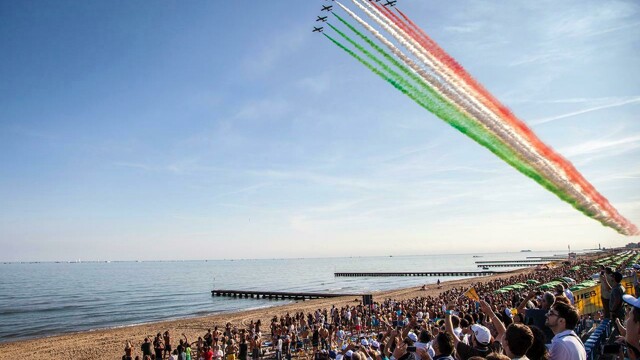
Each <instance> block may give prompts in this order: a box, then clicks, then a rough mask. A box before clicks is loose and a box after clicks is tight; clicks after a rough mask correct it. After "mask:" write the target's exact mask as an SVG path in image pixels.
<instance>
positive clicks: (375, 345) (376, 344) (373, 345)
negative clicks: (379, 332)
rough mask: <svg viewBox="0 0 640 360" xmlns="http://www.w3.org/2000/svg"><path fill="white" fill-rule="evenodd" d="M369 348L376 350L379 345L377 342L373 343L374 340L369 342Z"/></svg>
mask: <svg viewBox="0 0 640 360" xmlns="http://www.w3.org/2000/svg"><path fill="white" fill-rule="evenodd" d="M371 347H372V348H374V349H377V348H379V347H380V343H379V342H377V341H375V340H373V341H372V342H371Z"/></svg>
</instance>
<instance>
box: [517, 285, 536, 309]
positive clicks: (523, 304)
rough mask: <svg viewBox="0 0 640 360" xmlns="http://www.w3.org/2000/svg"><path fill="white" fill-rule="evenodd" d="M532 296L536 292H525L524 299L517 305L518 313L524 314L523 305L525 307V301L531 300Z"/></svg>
mask: <svg viewBox="0 0 640 360" xmlns="http://www.w3.org/2000/svg"><path fill="white" fill-rule="evenodd" d="M534 296H536V292H535V291H533V290H531V291H529V293H528V294H527V297H526V298H524V300H522V302H521V303H520V305H518V314H524V309H525V307H527V303H528V302H529V301H531V299H533V297H534Z"/></svg>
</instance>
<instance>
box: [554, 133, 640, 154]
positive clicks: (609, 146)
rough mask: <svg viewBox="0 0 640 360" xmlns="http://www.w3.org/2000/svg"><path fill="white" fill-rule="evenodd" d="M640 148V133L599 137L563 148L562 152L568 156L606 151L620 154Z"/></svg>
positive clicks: (603, 152)
mask: <svg viewBox="0 0 640 360" xmlns="http://www.w3.org/2000/svg"><path fill="white" fill-rule="evenodd" d="M638 148H640V134H636V135H631V136H627V137H624V138H619V139H600V140H593V141H587V142H585V143H582V144H579V145H575V146H571V147H567V148H564V149H563V150H562V153H563V154H565V155H566V156H568V157H572V156H582V155H591V154H595V153H597V154H599V155H601V156H603V155H606V154H605V153H606V152H610V153H614V154H616V155H620V154H622V153H626V152H629V151H634V150H636V149H638Z"/></svg>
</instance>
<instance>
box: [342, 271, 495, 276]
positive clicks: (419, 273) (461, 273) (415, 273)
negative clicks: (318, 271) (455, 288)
mask: <svg viewBox="0 0 640 360" xmlns="http://www.w3.org/2000/svg"><path fill="white" fill-rule="evenodd" d="M496 273H497V271H412V272H337V273H333V275H334V276H336V277H381V276H387V277H389V276H442V277H445V276H488V275H493V274H496Z"/></svg>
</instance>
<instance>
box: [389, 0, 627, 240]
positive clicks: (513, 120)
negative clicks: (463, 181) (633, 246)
mask: <svg viewBox="0 0 640 360" xmlns="http://www.w3.org/2000/svg"><path fill="white" fill-rule="evenodd" d="M383 8H384V7H383ZM383 10H386V13H387V14H389V15H391V16H392V18H394V21H401V20H400V19H398V18H397V17H395V16H394V15H393V13H392V12H391V11H389V10H388V9H386V8H384V9H383ZM396 10H397V11H398V13H399V14H400V15H401V16H402V17H403V18H404V20H405V21H406V22H407V23H408V25H409V27H410V28H411V29H412V30H413V34H412V36H414V37H415V38H416V39H417V40H418V41H419V42H420V43H421V45H422V46H423V47H424V48H425V49H426V50H427V51H428V52H430V53H432V54H433V56H434V57H436V58H438V59H439V60H440V61H441V62H442V63H443V64H445V66H448V67H449V68H450V69H451V70H452V71H453V72H454V73H455V74H456V75H457V76H458V77H459V78H460V79H461V80H462V81H463V82H464V83H465V85H466V86H468V87H469V88H471V89H472V90H473V91H475V92H476V93H477V97H478V98H479V99H480V101H482V102H483V104H485V105H486V106H487V107H489V108H490V109H491V110H492V111H494V112H495V113H496V114H499V115H500V116H501V117H503V118H504V119H505V121H506V122H508V123H509V124H510V125H511V126H512V127H513V128H514V129H515V130H516V131H518V132H519V133H520V134H521V136H523V137H524V138H526V139H527V141H529V142H530V143H531V144H532V145H533V146H534V147H535V148H536V150H537V151H538V152H539V153H540V154H541V155H542V156H544V157H546V158H548V159H549V160H550V161H551V162H553V163H554V164H556V166H558V167H560V168H561V169H562V171H563V172H564V173H565V174H566V175H567V177H568V178H569V179H570V180H571V181H572V182H574V183H575V184H576V185H577V186H578V187H579V188H581V189H582V190H583V191H584V192H586V194H587V195H588V196H589V197H591V198H592V199H593V200H594V201H595V202H597V203H598V205H599V206H600V207H602V208H603V209H604V210H605V211H606V212H607V213H608V214H609V216H611V217H612V218H614V219H615V220H616V221H617V222H619V223H621V224H623V225H624V227H627V228H629V230H630V231H631V232H637V229H634V228H635V226H634V225H633V224H631V223H630V222H629V220H627V219H625V218H624V217H622V216H621V215H620V214H619V213H618V211H617V210H616V209H615V208H614V207H613V206H612V205H611V204H610V203H609V201H608V200H607V199H606V198H605V197H604V196H602V195H601V194H600V193H599V192H598V191H597V190H596V189H595V188H594V186H593V185H592V184H591V183H589V182H588V181H587V180H586V179H585V178H584V177H583V176H582V174H580V172H578V170H577V169H576V168H575V167H574V166H573V165H572V164H571V162H569V161H568V160H567V159H565V158H564V157H562V156H561V155H560V154H558V153H556V152H555V151H554V150H553V149H551V148H550V147H549V146H548V145H546V144H545V143H544V142H542V141H541V140H540V139H539V138H538V137H537V136H536V135H535V133H534V132H533V131H532V130H531V129H530V128H529V127H528V126H527V125H526V124H525V123H524V122H523V121H521V120H520V119H518V118H517V117H516V116H515V115H514V114H513V113H512V112H511V111H510V110H509V109H508V108H507V107H506V106H504V105H503V104H502V103H501V102H500V101H499V100H498V99H496V98H495V97H494V96H493V95H492V94H491V93H490V92H489V91H487V90H486V89H485V88H484V87H483V86H482V85H481V84H480V83H479V82H477V81H476V80H475V79H474V78H473V77H472V76H471V75H470V74H469V73H468V72H467V71H466V70H465V69H464V68H463V67H462V66H461V65H460V64H459V63H458V62H457V61H455V59H453V58H452V57H451V56H450V55H449V54H448V53H446V52H445V51H444V50H443V49H442V48H441V47H440V46H438V44H437V43H436V42H435V41H434V40H432V39H431V38H430V37H429V36H428V35H427V34H426V33H425V32H424V31H423V30H422V29H420V28H419V27H418V26H417V25H416V24H415V23H414V22H413V21H411V19H409V18H408V17H407V16H406V15H405V14H404V13H403V12H402V11H400V10H399V9H396Z"/></svg>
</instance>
